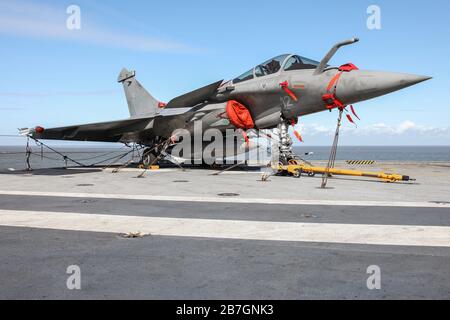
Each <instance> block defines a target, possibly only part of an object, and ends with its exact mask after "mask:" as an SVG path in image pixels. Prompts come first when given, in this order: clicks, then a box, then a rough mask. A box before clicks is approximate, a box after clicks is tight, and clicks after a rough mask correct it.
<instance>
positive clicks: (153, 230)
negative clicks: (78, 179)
mask: <svg viewBox="0 0 450 320" xmlns="http://www.w3.org/2000/svg"><path fill="white" fill-rule="evenodd" d="M0 225H1V226H9V227H28V228H39V229H56V230H70V231H89V232H108V233H128V232H138V231H139V232H142V233H144V234H151V235H154V236H156V235H159V236H176V237H198V238H218V239H238V240H264V241H298V242H323V243H342V244H366V245H391V246H432V247H450V227H440V226H405V225H370V224H332V223H300V222H267V221H240V220H213V219H186V218H160V217H141V216H139V217H137V216H127V215H107V214H86V213H70V212H50V211H16V210H0Z"/></svg>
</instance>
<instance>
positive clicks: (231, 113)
mask: <svg viewBox="0 0 450 320" xmlns="http://www.w3.org/2000/svg"><path fill="white" fill-rule="evenodd" d="M226 111H227V115H228V119H229V120H230V122H231V123H232V124H233V125H234V126H235V127H236V128H239V129H244V130H247V129H252V128H254V127H255V124H254V122H253V119H252V115H251V114H250V111H248V109H247V108H246V107H245V106H244V105H243V104H241V103H239V102H237V101H235V100H230V101H228V103H227V108H226Z"/></svg>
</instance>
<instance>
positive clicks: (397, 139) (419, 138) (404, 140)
mask: <svg viewBox="0 0 450 320" xmlns="http://www.w3.org/2000/svg"><path fill="white" fill-rule="evenodd" d="M345 121H346V120H345V119H344V123H343V125H342V129H341V142H342V143H343V144H350V145H403V144H406V145H414V144H425V145H433V144H439V145H450V127H434V126H426V125H420V124H416V123H415V122H413V121H410V120H406V121H403V122H400V123H398V124H395V125H389V124H386V123H374V124H369V125H361V123H359V126H358V127H356V126H354V125H352V124H350V123H348V122H345ZM297 129H300V132H301V134H302V136H303V137H304V138H305V142H306V143H308V144H310V145H311V144H320V145H322V144H325V145H328V144H331V142H332V140H333V136H334V133H335V130H336V128H335V127H333V126H324V125H322V124H318V123H310V124H308V123H303V124H301V125H300V126H299V128H297Z"/></svg>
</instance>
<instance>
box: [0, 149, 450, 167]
mask: <svg viewBox="0 0 450 320" xmlns="http://www.w3.org/2000/svg"><path fill="white" fill-rule="evenodd" d="M53 148H54V149H55V151H57V152H59V153H60V154H59V153H56V152H54V151H51V150H48V149H45V148H44V149H42V150H41V148H40V147H38V146H35V147H33V148H32V152H33V153H32V154H31V156H30V164H31V167H32V168H33V169H39V168H54V167H64V166H65V160H64V157H63V155H65V156H67V157H68V159H67V164H68V165H69V166H76V165H79V164H83V165H93V164H94V165H102V166H108V165H113V164H120V163H126V162H127V161H129V160H131V158H132V157H134V159H133V160H135V161H137V160H138V154H137V153H134V154H133V152H130V151H131V150H132V149H130V148H128V147H120V148H119V147H117V148H112V147H101V148H99V147H88V148H81V147H67V146H64V147H59V148H58V147H53ZM294 151H295V152H296V153H297V154H299V155H300V156H301V157H302V158H304V159H306V160H311V161H312V160H316V161H317V160H327V159H328V157H329V154H330V147H326V146H301V147H294ZM127 152H130V153H129V154H128V155H126V156H123V155H124V154H125V153H127ZM121 157H122V158H121ZM69 159H71V160H69ZM336 159H337V160H344V161H345V160H375V161H399V162H450V146H385V147H383V146H339V148H338V152H337V156H336ZM72 160H74V161H76V162H78V164H77V163H76V162H73V161H72ZM26 167H27V165H26V153H25V147H24V146H0V169H2V170H4V169H7V170H9V171H15V170H23V169H25V168H26Z"/></svg>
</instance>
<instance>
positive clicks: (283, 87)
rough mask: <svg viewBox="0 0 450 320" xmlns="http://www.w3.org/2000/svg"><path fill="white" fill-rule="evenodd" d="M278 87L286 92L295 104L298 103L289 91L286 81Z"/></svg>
mask: <svg viewBox="0 0 450 320" xmlns="http://www.w3.org/2000/svg"><path fill="white" fill-rule="evenodd" d="M280 86H281V89H283V90H284V92H286V93H287V94H288V96H289V97H291V99H292V100H294V101H295V102H297V101H298V98H297V96H296V95H295V94H294V93H293V92H292V91H291V89H289V83H288V82H287V81H284V82H281V83H280Z"/></svg>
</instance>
